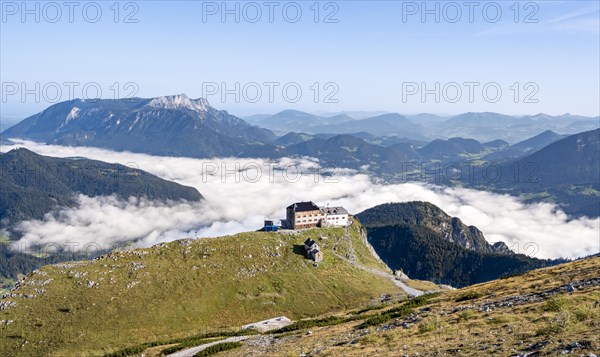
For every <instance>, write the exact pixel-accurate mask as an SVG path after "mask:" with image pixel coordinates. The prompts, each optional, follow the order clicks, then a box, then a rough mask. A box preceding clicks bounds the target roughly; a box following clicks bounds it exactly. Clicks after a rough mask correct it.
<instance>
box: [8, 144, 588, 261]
mask: <svg viewBox="0 0 600 357" xmlns="http://www.w3.org/2000/svg"><path fill="white" fill-rule="evenodd" d="M18 146H19V147H26V148H28V149H30V150H32V151H35V152H37V153H39V154H42V155H47V156H55V157H71V156H83V157H87V158H91V159H96V160H102V161H106V162H113V163H120V164H124V165H128V166H133V167H138V168H140V169H142V170H145V171H148V172H150V173H153V174H155V175H157V176H159V177H161V178H164V179H167V180H172V181H175V182H178V183H181V184H183V185H188V186H193V187H195V188H197V189H198V191H200V193H202V195H203V196H204V197H205V200H204V201H202V202H199V203H181V202H178V203H175V202H174V203H169V204H167V203H157V202H148V201H146V200H137V199H130V200H129V201H127V202H124V201H119V200H117V199H116V198H114V197H99V198H90V197H85V196H80V197H79V202H80V206H79V207H78V208H75V209H66V210H63V211H61V212H59V214H58V215H55V216H50V215H48V216H47V217H46V219H44V220H42V221H27V222H23V223H22V224H21V225H20V229H21V230H22V231H23V233H24V236H23V238H22V239H21V240H20V241H19V242H18V244H19V245H20V246H23V247H30V246H32V245H35V244H40V243H42V244H48V243H58V244H70V245H71V246H74V247H75V248H76V249H80V248H82V247H85V246H86V244H88V245H89V243H90V242H94V243H95V244H97V245H98V246H100V247H101V248H108V247H110V246H112V245H115V244H118V243H121V242H125V241H131V240H138V242H137V244H138V245H140V246H150V245H153V244H156V243H159V242H165V241H172V240H175V239H181V238H190V237H214V236H220V235H227V234H234V233H238V232H244V231H251V230H256V229H258V228H260V227H261V225H262V220H263V219H264V218H265V217H269V218H283V217H284V216H285V207H286V206H288V205H289V204H290V203H292V202H295V201H301V200H312V201H315V202H316V203H318V204H320V205H326V204H330V205H343V206H345V207H346V208H348V210H349V211H350V212H352V213H359V212H361V211H362V210H364V209H367V208H369V207H372V206H375V205H377V204H381V203H386V202H402V201H413V200H420V201H429V202H431V203H433V204H435V205H437V206H439V207H440V208H442V209H443V210H444V211H446V212H447V213H448V214H450V215H451V216H456V217H459V218H461V219H462V220H463V222H465V223H466V224H468V225H475V226H477V227H478V228H479V229H481V230H482V231H483V233H484V234H485V236H486V238H487V239H488V241H490V242H496V241H504V242H506V243H507V244H508V245H509V247H511V248H512V249H513V250H515V251H517V252H521V253H525V254H529V255H534V256H535V257H540V258H557V257H568V258H575V257H580V256H585V255H589V254H594V253H597V252H598V251H599V250H600V236H599V235H600V233H599V232H600V219H599V218H596V219H588V218H581V219H577V220H569V219H568V217H567V215H566V214H564V212H562V211H560V210H559V209H557V207H556V206H555V205H552V204H545V203H540V204H523V203H521V202H519V201H518V200H517V199H516V198H514V197H511V196H508V195H499V194H495V193H489V192H483V191H477V190H471V189H463V188H446V187H437V186H432V185H427V184H422V183H402V184H394V185H387V184H383V183H374V182H373V181H372V180H371V178H370V177H369V176H367V175H364V174H357V173H355V172H353V171H351V170H320V171H315V170H316V165H315V162H314V161H312V160H310V159H302V160H300V159H298V160H292V159H282V160H275V161H270V160H264V159H235V158H225V159H210V160H199V159H191V158H174V157H157V156H150V155H144V154H134V153H127V152H113V151H109V150H103V149H97V148H87V147H77V148H74V147H64V146H54V145H42V144H38V143H32V142H27V141H19V142H18ZM11 148H12V147H10V146H7V147H2V149H1V151H3V152H5V151H7V150H10V149H11ZM236 165H237V166H236ZM236 168H237V170H236ZM240 169H241V170H242V171H241V172H240V171H239V170H240ZM325 171H327V172H325ZM74 243H75V244H74Z"/></svg>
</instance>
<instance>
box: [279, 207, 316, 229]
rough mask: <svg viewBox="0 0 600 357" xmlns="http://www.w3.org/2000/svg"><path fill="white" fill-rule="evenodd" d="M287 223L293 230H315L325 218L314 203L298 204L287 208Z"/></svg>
mask: <svg viewBox="0 0 600 357" xmlns="http://www.w3.org/2000/svg"><path fill="white" fill-rule="evenodd" d="M285 218H286V222H287V225H288V227H289V228H291V229H302V228H314V227H319V226H320V225H321V221H322V220H323V218H325V216H324V215H323V212H322V211H321V209H320V208H319V206H317V205H316V204H314V202H312V201H311V202H297V203H294V204H292V205H290V206H288V207H287V208H286V215H285Z"/></svg>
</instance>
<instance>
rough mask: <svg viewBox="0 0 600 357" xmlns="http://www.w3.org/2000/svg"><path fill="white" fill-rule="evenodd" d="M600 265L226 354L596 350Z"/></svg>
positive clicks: (430, 301)
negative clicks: (570, 287)
mask: <svg viewBox="0 0 600 357" xmlns="http://www.w3.org/2000/svg"><path fill="white" fill-rule="evenodd" d="M598 271H600V257H595V258H587V259H583V260H578V261H574V262H570V263H566V264H561V265H558V266H553V267H549V268H543V269H538V270H534V271H530V272H527V273H524V274H520V275H517V276H513V277H509V278H504V279H499V280H495V281H491V282H487V283H482V284H477V285H473V286H469V287H466V288H464V289H459V290H456V291H446V292H444V293H442V294H428V295H424V296H421V297H418V298H415V299H412V300H409V301H406V302H400V303H397V304H394V305H393V306H388V307H381V308H380V309H377V307H376V308H374V309H373V310H367V311H368V312H369V313H370V316H369V317H366V318H365V315H363V316H362V318H361V320H362V322H358V321H341V322H339V323H332V324H328V325H322V326H321V327H315V326H308V328H307V329H310V331H311V333H310V334H309V333H307V329H302V330H298V331H293V332H290V333H288V334H287V335H286V336H284V337H282V338H279V339H277V343H271V344H265V345H264V346H262V347H257V346H256V345H254V346H248V345H244V346H242V347H241V348H240V349H239V350H234V351H231V352H224V353H223V354H221V355H222V356H223V357H234V356H240V355H242V356H243V355H246V354H250V353H252V354H253V355H264V356H300V355H302V354H304V355H316V354H318V355H323V356H403V355H408V356H415V355H419V356H424V355H426V356H429V355H454V356H482V355H493V356H496V355H498V356H517V355H540V356H558V355H562V354H569V355H571V354H572V355H577V356H588V355H590V356H591V355H592V353H593V354H595V355H598V353H599V352H600V337H599V336H598V331H599V330H600V285H598V284H599V281H598V279H599V275H598ZM569 284H573V285H574V286H575V287H576V288H575V289H574V290H573V289H571V290H569V289H567V288H566V287H567V286H568V285H569ZM360 311H361V310H359V312H360ZM221 355H220V356H221Z"/></svg>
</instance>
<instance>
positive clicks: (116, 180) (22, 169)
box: [0, 149, 202, 229]
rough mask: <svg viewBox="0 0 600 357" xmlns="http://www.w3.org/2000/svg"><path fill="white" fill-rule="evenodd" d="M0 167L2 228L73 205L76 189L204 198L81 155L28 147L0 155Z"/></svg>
mask: <svg viewBox="0 0 600 357" xmlns="http://www.w3.org/2000/svg"><path fill="white" fill-rule="evenodd" d="M0 168H1V170H0V178H1V180H0V229H10V228H12V227H13V226H14V224H16V223H18V222H20V221H23V220H28V219H42V218H43V217H44V215H45V214H46V213H49V212H51V211H52V210H54V209H56V208H58V207H71V206H74V205H76V203H77V202H76V197H75V196H76V195H77V194H84V195H87V196H90V197H95V196H110V195H113V194H114V195H116V196H117V197H119V198H121V199H128V198H129V197H131V196H133V197H146V198H148V199H152V200H161V201H166V200H175V201H177V200H187V201H199V200H200V199H202V195H201V194H200V193H199V192H198V191H197V190H196V189H195V188H192V187H187V186H182V185H180V184H177V183H174V182H170V181H166V180H163V179H160V178H158V177H156V176H154V175H151V174H149V173H147V172H145V171H142V170H138V169H134V168H130V167H127V166H123V165H119V164H108V163H105V162H101V161H95V160H88V159H83V158H76V159H59V158H53V157H47V156H41V155H38V154H36V153H34V152H31V151H29V150H27V149H15V150H11V151H9V152H7V153H5V154H0Z"/></svg>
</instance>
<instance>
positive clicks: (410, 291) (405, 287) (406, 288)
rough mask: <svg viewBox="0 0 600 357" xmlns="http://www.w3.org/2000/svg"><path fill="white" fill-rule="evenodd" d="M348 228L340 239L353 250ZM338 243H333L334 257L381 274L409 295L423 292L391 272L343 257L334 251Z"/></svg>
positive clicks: (417, 294)
mask: <svg viewBox="0 0 600 357" xmlns="http://www.w3.org/2000/svg"><path fill="white" fill-rule="evenodd" d="M348 230H349V227H346V234H344V237H343V238H342V239H343V240H347V241H348V242H349V243H350V250H351V251H352V252H353V251H354V247H353V246H352V238H350V232H349V231H348ZM338 243H339V241H338V242H336V244H335V245H334V248H333V254H334V255H335V256H336V257H338V258H340V259H342V260H344V261H346V262H348V263H349V264H351V265H352V266H354V267H356V268H358V269H361V270H365V271H368V272H369V273H371V274H374V275H378V276H381V277H383V278H387V279H390V280H391V281H392V282H393V283H394V284H396V286H398V287H399V288H401V289H402V290H404V292H405V293H407V294H408V295H409V296H411V297H415V296H420V295H423V294H424V292H423V291H421V290H417V289H414V288H411V287H409V286H408V285H406V284H404V283H403V282H402V281H400V280H398V279H396V276H395V275H393V274H390V273H388V272H383V271H381V270H377V269H374V268H368V267H366V266H364V265H362V264H359V263H357V262H356V260H355V259H348V258H345V257H343V256H341V255H340V254H338V253H337V252H336V247H337V244H338ZM351 256H355V255H354V253H352V254H351ZM377 258H378V259H379V257H378V256H377Z"/></svg>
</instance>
